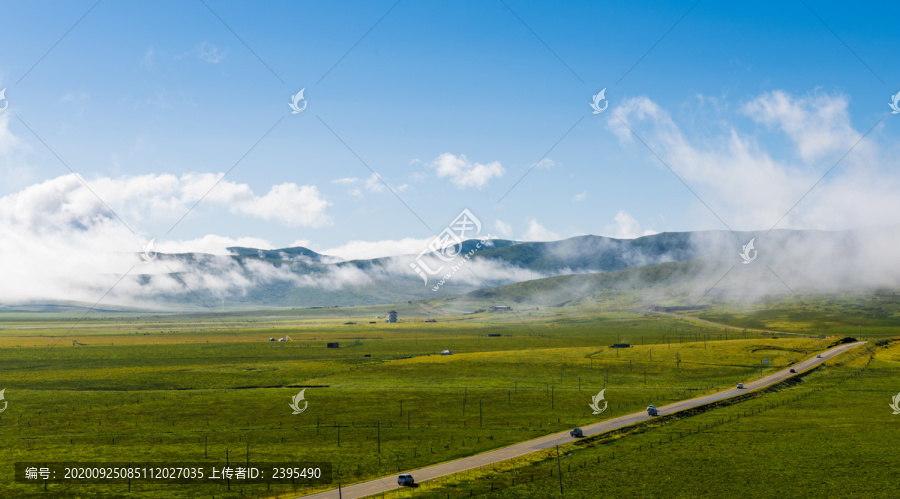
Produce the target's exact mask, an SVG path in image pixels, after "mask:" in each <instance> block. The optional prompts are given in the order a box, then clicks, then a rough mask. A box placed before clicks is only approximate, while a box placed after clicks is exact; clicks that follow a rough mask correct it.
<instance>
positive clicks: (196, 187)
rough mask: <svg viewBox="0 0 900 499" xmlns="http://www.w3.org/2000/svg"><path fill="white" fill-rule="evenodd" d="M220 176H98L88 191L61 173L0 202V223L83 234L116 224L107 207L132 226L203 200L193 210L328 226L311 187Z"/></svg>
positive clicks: (323, 203) (168, 215)
mask: <svg viewBox="0 0 900 499" xmlns="http://www.w3.org/2000/svg"><path fill="white" fill-rule="evenodd" d="M221 177H222V174H211V173H202V174H198V173H188V174H184V175H182V176H181V177H176V176H174V175H171V174H160V175H156V174H150V175H140V176H133V177H129V176H126V177H117V178H110V177H99V178H93V179H89V180H87V183H88V185H90V187H91V190H92V191H93V193H92V192H91V190H88V189H87V188H86V187H84V185H83V184H82V183H81V182H80V181H79V180H78V178H77V177H75V175H71V174H70V175H64V176H62V177H57V178H54V179H50V180H47V181H44V182H42V183H40V184H35V185H32V186H29V187H27V188H25V189H23V190H22V191H19V192H16V193H13V194H10V195H8V196H4V197H3V198H0V221H3V220H6V221H7V223H11V224H16V225H23V226H26V227H30V228H37V227H48V226H52V227H57V228H60V227H69V226H71V227H78V228H82V229H85V230H86V229H89V228H90V227H92V226H93V225H94V224H95V223H97V221H99V220H114V218H115V217H114V216H113V213H112V212H110V211H109V209H107V206H109V208H111V209H112V210H113V211H114V212H115V214H118V215H119V216H121V217H122V218H123V219H124V220H127V221H128V222H126V223H129V225H133V224H136V223H139V222H142V221H145V220H153V219H172V218H173V217H174V219H177V218H178V217H180V216H182V215H184V214H185V213H187V212H188V211H189V210H190V209H191V207H192V206H193V205H194V204H195V203H197V202H198V201H201V200H202V202H200V204H199V205H198V207H197V209H196V210H194V211H202V210H203V209H204V208H207V207H210V208H214V207H216V206H218V207H220V208H225V209H228V210H229V211H231V212H232V213H237V214H243V215H249V216H252V217H256V218H261V219H264V220H273V221H276V222H279V223H282V224H284V225H288V226H302V227H323V226H326V225H330V224H331V223H332V221H331V218H330V217H329V216H328V214H327V213H326V209H327V207H328V206H330V205H331V203H330V202H328V201H326V200H325V199H323V198H322V197H321V195H320V194H319V191H318V189H317V188H316V187H315V186H312V185H303V186H298V185H296V184H294V183H290V182H288V183H284V184H278V185H275V186H272V188H271V189H270V190H269V192H268V193H266V194H265V195H262V196H259V195H256V194H255V193H254V192H253V190H252V189H251V188H250V186H249V185H247V184H239V183H236V182H230V181H228V180H222V181H221V182H219V179H221ZM94 193H96V196H95V195H94ZM98 197H99V199H98ZM101 199H102V200H103V201H102V202H101V201H100V200H101ZM104 202H105V203H106V205H104Z"/></svg>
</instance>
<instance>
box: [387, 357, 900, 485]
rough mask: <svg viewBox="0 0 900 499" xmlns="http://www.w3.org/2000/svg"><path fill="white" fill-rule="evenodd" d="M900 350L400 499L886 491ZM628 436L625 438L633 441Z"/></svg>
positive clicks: (897, 430) (898, 432)
mask: <svg viewBox="0 0 900 499" xmlns="http://www.w3.org/2000/svg"><path fill="white" fill-rule="evenodd" d="M898 375H900V345H898V344H897V343H896V342H895V343H893V344H890V345H887V344H883V345H879V346H875V345H869V346H868V347H867V348H864V349H857V350H854V351H851V352H849V353H847V354H844V355H842V356H841V357H839V358H837V359H835V360H832V361H829V362H828V363H827V366H826V367H820V368H817V369H815V370H813V371H811V372H810V373H808V374H805V375H803V376H802V377H801V379H800V380H799V381H798V382H792V383H785V384H782V385H779V386H777V387H775V388H773V389H770V390H767V391H766V393H762V394H757V395H748V396H745V397H743V398H742V399H741V400H738V401H734V402H724V403H719V404H716V405H715V406H713V407H710V408H709V409H708V410H706V411H695V412H693V413H689V414H681V415H679V416H677V417H671V418H660V420H657V421H654V422H653V423H652V424H647V425H644V426H640V427H637V428H632V429H630V430H628V431H625V432H618V433H614V434H604V435H600V436H597V437H591V438H588V439H584V440H582V441H579V442H577V443H576V444H572V445H566V446H564V447H561V448H560V459H559V460H558V461H559V463H557V457H556V451H555V450H553V451H550V452H545V453H541V454H539V455H533V456H530V457H527V458H523V459H520V460H518V461H516V462H510V463H504V464H502V465H497V466H492V467H486V468H482V469H478V470H474V471H471V472H468V473H464V474H459V475H454V476H449V477H445V478H443V479H441V480H439V481H436V482H435V483H431V484H425V485H423V486H422V487H421V488H420V489H419V490H417V491H415V492H413V491H411V490H405V491H401V493H395V494H392V495H391V497H448V496H449V497H470V496H479V497H549V496H556V495H558V494H559V489H560V476H559V475H560V474H559V472H560V470H561V471H562V480H561V482H562V487H563V490H564V492H565V496H566V497H583V498H590V497H601V496H603V497H701V496H724V497H734V496H737V497H888V496H890V495H892V492H891V491H892V490H893V487H894V482H893V479H894V477H895V476H896V473H897V459H896V456H894V455H893V452H892V443H891V442H895V441H896V439H897V438H898V437H900V427H898V426H897V418H898V416H896V415H893V414H892V410H891V409H890V408H889V406H888V404H889V402H890V401H891V398H892V397H893V396H894V395H895V394H896V393H897V391H898V390H900V386H898V384H897V379H898ZM626 437H627V438H626Z"/></svg>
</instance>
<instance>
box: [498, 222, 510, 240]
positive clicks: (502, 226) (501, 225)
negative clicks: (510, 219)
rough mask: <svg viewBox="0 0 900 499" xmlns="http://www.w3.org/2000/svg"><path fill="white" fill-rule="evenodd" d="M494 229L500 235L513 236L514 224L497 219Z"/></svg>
mask: <svg viewBox="0 0 900 499" xmlns="http://www.w3.org/2000/svg"><path fill="white" fill-rule="evenodd" d="M494 231H495V232H496V233H497V234H498V235H500V236H501V237H505V238H509V237H512V233H513V230H512V226H511V225H509V224H508V223H506V222H504V221H503V220H495V221H494Z"/></svg>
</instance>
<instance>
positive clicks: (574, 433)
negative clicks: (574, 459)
mask: <svg viewBox="0 0 900 499" xmlns="http://www.w3.org/2000/svg"><path fill="white" fill-rule="evenodd" d="M569 435H572V437H573V438H581V437H583V436H584V432H583V431H581V428H575V429H574V430H572V431H570V432H569Z"/></svg>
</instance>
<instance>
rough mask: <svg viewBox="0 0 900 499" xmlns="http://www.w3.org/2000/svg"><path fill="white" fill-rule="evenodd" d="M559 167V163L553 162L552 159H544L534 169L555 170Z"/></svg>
mask: <svg viewBox="0 0 900 499" xmlns="http://www.w3.org/2000/svg"><path fill="white" fill-rule="evenodd" d="M558 165H559V163H557V162H556V161H553V160H552V159H550V158H544V159H542V160H540V161H538V162H537V163H535V164H534V168H546V169H548V170H549V169H550V168H553V167H555V166H558Z"/></svg>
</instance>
